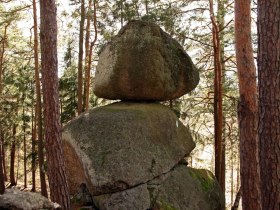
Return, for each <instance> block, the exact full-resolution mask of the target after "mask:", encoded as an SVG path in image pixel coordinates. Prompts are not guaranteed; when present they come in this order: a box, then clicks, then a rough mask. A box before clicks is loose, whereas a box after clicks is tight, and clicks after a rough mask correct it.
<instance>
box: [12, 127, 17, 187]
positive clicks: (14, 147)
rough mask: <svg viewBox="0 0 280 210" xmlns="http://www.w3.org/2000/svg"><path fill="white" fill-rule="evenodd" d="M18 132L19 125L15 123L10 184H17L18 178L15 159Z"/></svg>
mask: <svg viewBox="0 0 280 210" xmlns="http://www.w3.org/2000/svg"><path fill="white" fill-rule="evenodd" d="M16 132H17V126H16V124H14V125H13V140H12V143H11V153H10V155H11V157H10V158H11V159H10V186H15V185H16V178H15V159H16Z"/></svg>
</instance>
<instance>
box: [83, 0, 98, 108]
mask: <svg viewBox="0 0 280 210" xmlns="http://www.w3.org/2000/svg"><path fill="white" fill-rule="evenodd" d="M93 27H94V39H93V41H92V42H91V44H90V49H89V56H88V65H87V68H86V78H85V79H86V92H85V97H86V101H85V110H86V111H88V110H89V96H90V94H89V89H90V82H91V79H90V78H91V77H90V70H91V63H92V61H91V60H92V50H93V47H94V45H95V42H96V40H97V19H96V0H93Z"/></svg>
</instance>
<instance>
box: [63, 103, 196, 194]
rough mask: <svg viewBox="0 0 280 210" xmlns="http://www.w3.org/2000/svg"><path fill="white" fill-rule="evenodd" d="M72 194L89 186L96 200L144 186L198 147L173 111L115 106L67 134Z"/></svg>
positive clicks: (71, 126)
mask: <svg viewBox="0 0 280 210" xmlns="http://www.w3.org/2000/svg"><path fill="white" fill-rule="evenodd" d="M62 138H63V148H64V156H65V161H66V173H67V177H68V182H69V188H70V193H71V194H72V195H73V194H76V193H77V189H78V188H79V186H80V185H81V184H82V183H85V184H86V186H87V187H88V189H89V192H90V193H91V194H92V195H100V194H108V193H114V192H118V191H120V190H125V189H128V188H131V187H134V186H136V185H139V184H142V183H145V182H147V181H149V180H152V179H154V178H155V177H157V176H159V175H161V174H163V173H166V172H168V171H169V170H170V169H171V168H173V167H174V166H175V165H176V164H177V163H178V162H179V161H180V160H181V159H182V158H184V156H186V155H188V154H189V153H190V152H191V151H192V150H193V148H194V147H195V143H194V142H193V140H192V137H191V135H190V132H189V130H188V129H187V128H186V127H185V126H184V125H183V124H182V123H181V122H180V121H179V119H178V118H177V117H176V115H175V114H174V112H173V111H171V110H170V109H169V108H168V107H165V106H163V105H161V104H157V103H124V102H120V103H114V104H110V105H107V106H104V107H99V108H96V109H93V110H91V111H89V112H87V113H84V114H82V115H80V116H79V117H77V118H76V119H74V120H72V121H71V122H69V123H68V124H67V125H66V126H65V127H64V129H63V133H62Z"/></svg>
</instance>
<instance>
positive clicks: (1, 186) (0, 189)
mask: <svg viewBox="0 0 280 210" xmlns="http://www.w3.org/2000/svg"><path fill="white" fill-rule="evenodd" d="M3 142H4V139H3V134H2V131H1V130H0V195H1V194H4V192H5V178H4V167H3V153H2V150H3V149H2V147H3Z"/></svg>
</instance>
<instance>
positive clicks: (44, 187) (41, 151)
mask: <svg viewBox="0 0 280 210" xmlns="http://www.w3.org/2000/svg"><path fill="white" fill-rule="evenodd" d="M33 16H34V18H33V20H34V63H35V84H36V116H37V118H36V121H37V126H38V128H37V131H38V158H39V173H40V184H41V194H42V195H43V196H45V197H46V198H47V197H48V191H47V184H46V175H45V169H44V162H45V161H44V142H43V119H42V102H41V85H40V76H39V56H38V55H39V52H38V23H37V5H36V0H33ZM35 138H36V133H35Z"/></svg>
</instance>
